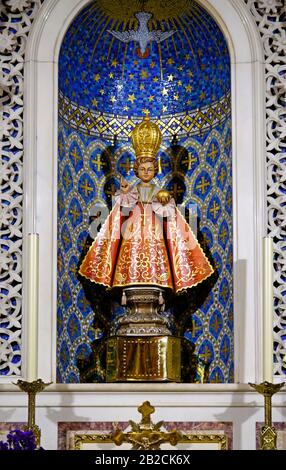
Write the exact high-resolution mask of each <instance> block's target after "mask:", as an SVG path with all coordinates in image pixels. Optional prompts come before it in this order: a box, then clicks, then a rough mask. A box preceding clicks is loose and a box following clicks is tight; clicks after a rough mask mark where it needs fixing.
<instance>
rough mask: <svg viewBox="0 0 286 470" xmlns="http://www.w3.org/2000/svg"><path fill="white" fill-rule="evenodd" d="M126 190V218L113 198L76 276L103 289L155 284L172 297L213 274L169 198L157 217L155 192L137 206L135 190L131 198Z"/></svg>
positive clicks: (193, 236) (157, 208) (197, 243)
mask: <svg viewBox="0 0 286 470" xmlns="http://www.w3.org/2000/svg"><path fill="white" fill-rule="evenodd" d="M131 191H132V201H134V204H133V208H130V207H129V214H128V215H126V213H125V211H124V208H123V207H122V202H120V199H119V200H118V202H117V203H116V204H115V206H114V208H113V209H112V211H111V212H110V214H109V216H108V217H107V219H106V221H105V223H104V224H103V226H102V228H101V230H100V232H99V234H98V235H97V237H96V238H95V240H94V242H93V243H92V245H91V247H90V248H89V250H88V253H87V255H86V256H85V258H84V260H83V262H82V264H81V266H80V270H79V272H80V274H81V275H82V276H84V277H85V278H87V279H89V280H90V281H92V282H95V283H97V284H102V285H104V286H107V287H109V288H112V287H123V286H129V285H137V284H138V285H156V286H160V287H164V288H170V289H172V290H173V291H175V293H178V292H180V291H183V290H185V289H188V288H190V287H193V286H196V285H197V284H199V283H200V282H202V281H203V280H205V279H206V278H208V277H209V276H210V275H211V274H212V273H213V272H214V270H213V268H212V266H211V265H210V263H209V261H208V259H207V257H206V255H205V254H204V252H203V250H202V248H201V246H200V244H199V242H198V241H197V239H196V237H195V235H194V234H193V232H192V230H191V228H190V226H189V225H188V223H187V222H186V220H185V219H184V218H183V216H182V215H181V214H180V212H179V211H178V209H175V203H174V200H171V201H170V203H168V204H167V205H166V206H162V207H163V208H164V211H163V212H164V214H168V208H169V215H168V216H167V217H164V218H163V217H161V216H160V212H162V211H161V209H162V207H161V208H160V204H159V205H158V201H157V200H156V192H154V191H153V193H152V194H153V196H152V200H151V201H148V203H143V202H141V201H140V200H139V196H138V192H137V197H136V192H134V188H133V189H132V190H131ZM157 192H158V191H157ZM122 199H124V195H123V197H122ZM136 199H137V202H136ZM168 206H169V207H168Z"/></svg>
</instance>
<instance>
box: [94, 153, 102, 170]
mask: <svg viewBox="0 0 286 470" xmlns="http://www.w3.org/2000/svg"><path fill="white" fill-rule="evenodd" d="M91 161H92V163H94V165H95V166H97V171H100V170H101V167H102V166H104V165H105V162H102V161H101V156H100V154H99V153H97V154H96V158H93V159H92V160H91Z"/></svg>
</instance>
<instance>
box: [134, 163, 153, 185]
mask: <svg viewBox="0 0 286 470" xmlns="http://www.w3.org/2000/svg"><path fill="white" fill-rule="evenodd" d="M154 176H155V169H154V165H153V163H152V162H146V163H140V165H139V167H138V177H139V178H140V179H141V181H143V183H149V181H151V180H152V179H153V178H154Z"/></svg>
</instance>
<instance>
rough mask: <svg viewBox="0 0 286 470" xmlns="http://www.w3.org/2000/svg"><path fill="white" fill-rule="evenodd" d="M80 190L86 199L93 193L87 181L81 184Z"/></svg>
mask: <svg viewBox="0 0 286 470" xmlns="http://www.w3.org/2000/svg"><path fill="white" fill-rule="evenodd" d="M80 188H81V189H83V191H84V195H85V197H88V195H89V192H90V191H93V189H92V187H91V186H89V185H88V181H87V179H85V182H84V183H81V185H80Z"/></svg>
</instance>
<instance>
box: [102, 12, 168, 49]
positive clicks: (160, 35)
mask: <svg viewBox="0 0 286 470" xmlns="http://www.w3.org/2000/svg"><path fill="white" fill-rule="evenodd" d="M152 16H153V15H152V13H147V12H145V11H139V12H138V13H136V14H135V17H136V18H137V19H138V22H139V27H138V29H137V30H135V29H131V30H130V31H123V32H120V31H114V30H112V31H111V30H108V32H109V33H111V34H112V35H113V36H114V37H116V39H119V41H122V42H130V41H135V42H139V46H140V54H141V55H140V57H146V52H147V45H148V42H150V41H156V42H157V43H159V42H162V41H164V40H165V39H167V38H169V37H170V36H172V35H173V34H174V33H176V30H171V31H161V30H159V29H158V30H155V31H149V29H148V21H149V20H150V18H152Z"/></svg>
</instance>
